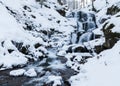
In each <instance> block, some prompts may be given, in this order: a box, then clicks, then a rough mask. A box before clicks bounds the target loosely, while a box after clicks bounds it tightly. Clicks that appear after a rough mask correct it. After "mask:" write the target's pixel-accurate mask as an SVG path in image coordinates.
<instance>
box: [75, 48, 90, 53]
mask: <svg viewBox="0 0 120 86" xmlns="http://www.w3.org/2000/svg"><path fill="white" fill-rule="evenodd" d="M73 51H74V52H81V53H83V52H89V51H88V50H87V48H86V47H84V46H77V47H74V48H73Z"/></svg>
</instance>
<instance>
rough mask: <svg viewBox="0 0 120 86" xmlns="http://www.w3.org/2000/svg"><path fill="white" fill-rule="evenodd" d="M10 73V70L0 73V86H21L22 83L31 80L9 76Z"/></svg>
mask: <svg viewBox="0 0 120 86" xmlns="http://www.w3.org/2000/svg"><path fill="white" fill-rule="evenodd" d="M10 71H11V70H4V71H0V86H22V85H23V83H25V82H27V81H29V80H30V79H31V78H27V77H24V76H19V77H12V76H9V72H10Z"/></svg>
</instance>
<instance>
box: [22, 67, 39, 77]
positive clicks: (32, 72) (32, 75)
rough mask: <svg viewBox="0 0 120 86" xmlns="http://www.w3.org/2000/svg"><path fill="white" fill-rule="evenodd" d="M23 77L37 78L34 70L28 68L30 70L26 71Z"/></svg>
mask: <svg viewBox="0 0 120 86" xmlns="http://www.w3.org/2000/svg"><path fill="white" fill-rule="evenodd" d="M24 75H25V76H28V77H35V76H37V73H36V71H35V69H34V68H30V69H28V71H26V72H25V73H24Z"/></svg>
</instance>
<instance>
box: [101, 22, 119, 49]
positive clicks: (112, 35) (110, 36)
mask: <svg viewBox="0 0 120 86" xmlns="http://www.w3.org/2000/svg"><path fill="white" fill-rule="evenodd" d="M114 27H115V25H114V24H113V23H109V22H107V23H105V24H104V26H103V29H102V30H103V33H104V36H105V43H104V44H103V46H104V47H105V48H107V49H109V48H112V47H113V46H114V44H115V43H116V42H117V41H118V39H119V38H120V33H117V32H112V29H113V28H114Z"/></svg>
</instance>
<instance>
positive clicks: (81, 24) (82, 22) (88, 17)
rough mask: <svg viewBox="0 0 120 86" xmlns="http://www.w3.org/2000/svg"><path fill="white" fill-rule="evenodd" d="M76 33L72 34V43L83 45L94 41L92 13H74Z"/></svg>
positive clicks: (94, 23)
mask: <svg viewBox="0 0 120 86" xmlns="http://www.w3.org/2000/svg"><path fill="white" fill-rule="evenodd" d="M74 15H75V16H74V17H75V19H76V23H77V31H75V32H74V33H72V40H71V42H72V43H78V44H79V43H83V42H88V41H90V40H92V39H94V34H93V32H92V31H93V30H94V29H95V28H97V24H96V17H95V15H94V14H92V13H85V12H82V11H78V12H75V13H74Z"/></svg>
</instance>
